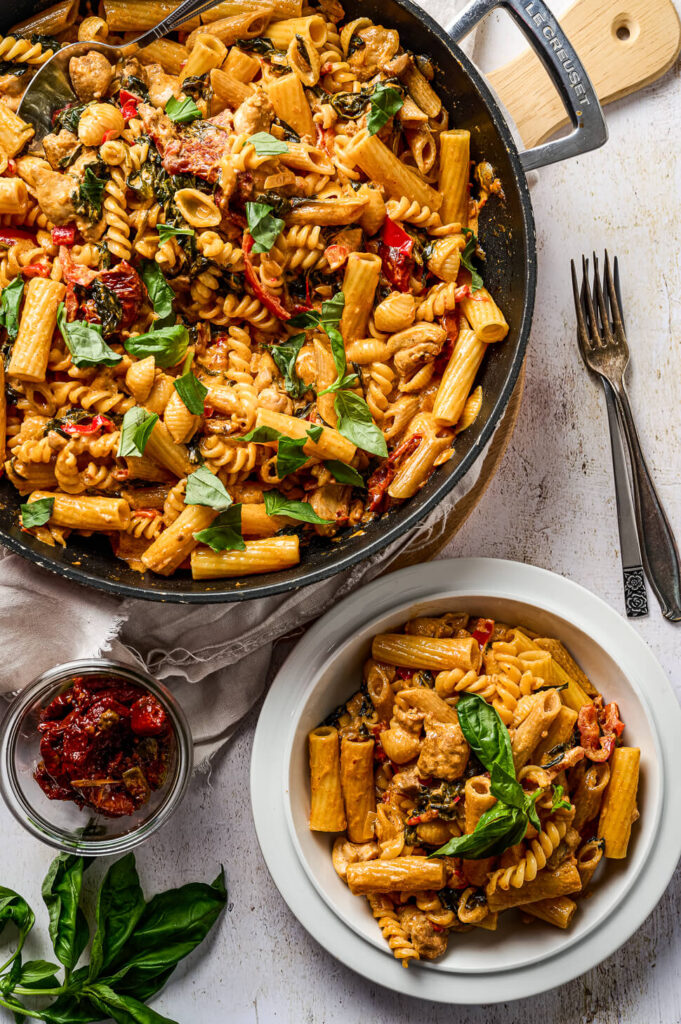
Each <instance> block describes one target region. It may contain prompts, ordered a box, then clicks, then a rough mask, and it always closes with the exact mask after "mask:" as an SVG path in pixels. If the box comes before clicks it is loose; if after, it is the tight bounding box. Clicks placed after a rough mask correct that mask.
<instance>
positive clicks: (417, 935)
mask: <svg viewBox="0 0 681 1024" xmlns="http://www.w3.org/2000/svg"><path fill="white" fill-rule="evenodd" d="M398 916H399V919H400V924H401V925H402V927H403V928H404V929H405V930H406V932H407V933H408V935H409V938H410V940H411V943H412V945H413V947H414V949H415V950H416V952H417V953H418V955H419V956H420V957H421V959H423V960H435V959H436V957H438V956H442V954H443V953H444V951H445V950H446V948H447V934H446V932H436V931H435V929H434V928H433V926H432V924H431V923H430V921H429V920H428V918H427V916H426V915H425V914H424V912H423V911H422V910H419V909H418V907H414V906H412V905H411V904H407V906H406V907H401V908H400V909H399V911H398Z"/></svg>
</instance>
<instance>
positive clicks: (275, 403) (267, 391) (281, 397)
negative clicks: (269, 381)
mask: <svg viewBox="0 0 681 1024" xmlns="http://www.w3.org/2000/svg"><path fill="white" fill-rule="evenodd" d="M258 406H260V407H261V408H263V409H271V410H272V411H273V412H283V413H285V414H286V415H287V416H290V415H291V413H292V412H293V403H292V401H291V399H290V398H289V397H288V396H287V395H285V394H283V393H282V392H281V391H279V390H278V389H277V388H274V387H272V388H263V390H262V391H261V392H260V394H259V395H258Z"/></svg>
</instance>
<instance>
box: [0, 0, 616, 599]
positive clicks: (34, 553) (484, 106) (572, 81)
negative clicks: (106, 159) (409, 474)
mask: <svg viewBox="0 0 681 1024" xmlns="http://www.w3.org/2000/svg"><path fill="white" fill-rule="evenodd" d="M502 5H503V6H505V7H507V8H508V10H509V13H510V14H511V15H512V16H513V17H514V19H515V20H516V21H517V22H518V23H519V24H520V25H521V27H522V28H523V29H524V30H525V32H526V34H527V35H528V37H529V40H530V42H531V43H532V45H533V46H534V48H535V49H536V50H537V53H538V56H539V57H540V59H541V60H542V61H543V62H544V64H545V66H546V68H547V70H548V71H549V73H550V75H551V77H552V79H553V81H554V85H555V86H556V88H557V89H558V90H559V92H560V93H561V96H562V97H563V100H564V102H565V104H566V107H567V109H568V113H569V114H570V117H571V119H572V122H573V126H574V131H573V132H572V134H571V135H569V136H568V137H566V138H563V139H560V140H558V141H554V142H551V143H548V144H547V145H544V146H541V147H539V148H538V149H534V150H531V151H529V152H526V153H522V154H520V153H519V152H518V149H517V147H516V144H515V142H514V141H513V138H512V136H511V133H510V131H509V128H508V126H507V123H506V121H505V119H504V116H503V114H502V112H501V110H500V108H499V105H498V103H497V101H496V99H495V98H494V96H493V95H492V93H491V92H490V89H489V87H488V86H487V85H486V83H485V81H484V80H483V78H482V77H481V75H480V73H479V72H478V71H477V69H476V68H475V67H474V65H472V64H471V62H470V61H469V60H468V58H467V57H466V56H465V54H464V53H463V52H462V51H461V50H460V48H459V47H458V46H457V45H456V43H455V42H454V39H455V38H456V39H460V38H462V37H463V36H464V35H466V34H467V32H468V31H470V29H471V28H473V27H474V25H475V24H476V22H477V21H478V20H479V19H480V18H481V17H482V16H483V15H484V14H486V13H487V12H488V11H490V10H491V9H492V8H494V7H496V6H502ZM43 6H49V5H47V4H45V5H43V4H41V5H40V7H41V8H42V7H43ZM344 6H345V9H346V15H347V17H348V18H349V19H351V18H355V17H359V16H363V17H369V18H371V19H372V20H373V21H375V22H377V23H380V24H383V25H386V26H390V27H393V28H396V29H397V30H398V31H399V33H400V38H401V40H402V43H403V45H405V46H407V47H409V49H410V50H412V51H413V52H415V53H424V54H428V55H429V56H430V57H431V59H432V60H433V62H434V64H435V66H436V69H437V77H436V81H435V82H434V85H435V87H436V89H437V91H438V93H439V94H440V96H442V98H443V101H444V103H445V105H446V107H447V108H448V110H449V112H450V123H451V124H453V125H455V126H456V127H459V128H468V129H469V130H470V132H471V156H472V159H479V158H482V157H484V158H485V159H486V160H489V161H490V162H491V163H492V164H493V166H494V168H495V170H496V172H497V174H498V175H499V177H500V179H501V182H502V184H503V189H504V196H505V198H504V199H503V200H500V199H496V198H493V199H492V200H490V202H489V203H488V204H487V206H486V207H485V209H484V211H483V216H482V218H481V223H480V240H481V244H482V246H483V248H484V250H485V252H486V253H487V264H486V268H485V283H486V284H487V285H488V286H489V288H490V291H491V292H492V294H493V295H494V296H495V298H496V299H497V301H498V303H499V305H500V307H501V308H502V309H503V311H504V313H505V315H506V318H507V320H508V323H509V326H510V331H509V334H508V337H507V338H506V340H505V341H504V342H503V343H501V344H498V345H491V346H490V351H489V353H488V354H487V356H486V358H485V361H484V363H483V366H482V369H481V371H480V374H479V376H478V382H479V383H480V384H481V385H482V388H483V395H484V398H483V406H482V410H481V413H480V415H479V417H478V419H477V420H476V422H475V424H474V425H473V426H472V427H471V428H470V429H469V430H466V431H465V432H464V433H462V434H461V435H459V437H458V438H457V441H456V446H455V454H454V456H453V457H452V458H451V459H450V461H449V462H447V463H446V465H444V466H443V467H441V468H440V469H438V470H436V471H435V473H434V474H433V476H432V477H431V478H430V480H429V481H428V483H427V484H426V485H425V486H424V487H423V489H422V490H421V491H419V493H418V494H417V495H416V496H415V497H414V498H412V499H411V500H410V501H408V502H406V503H405V504H404V505H402V506H400V507H397V508H393V509H390V510H389V511H388V512H387V513H386V514H385V515H384V516H383V517H382V518H381V519H379V520H376V521H374V522H372V523H370V524H369V525H368V526H367V527H366V528H365V529H364V530H363V531H362V532H361V533H360V534H359V535H354V536H351V535H346V536H340V537H338V538H336V539H334V540H333V541H331V542H329V541H327V540H324V539H322V538H315V539H313V540H312V542H311V543H310V544H309V546H307V547H306V548H305V549H304V551H303V555H302V561H301V564H300V565H298V566H296V567H295V568H294V569H289V570H287V571H284V572H278V573H267V574H264V575H262V576H252V577H250V578H246V579H243V580H200V581H198V580H196V581H195V580H192V579H191V578H190V575H189V573H188V572H180V573H177V574H176V575H175V576H173V577H171V578H170V579H166V578H164V577H161V576H154V575H153V574H152V573H145V574H144V575H140V574H139V573H136V572H133V571H132V570H131V569H129V568H128V567H127V565H126V564H125V563H124V562H121V561H118V560H117V559H116V558H115V557H114V555H113V553H112V551H111V548H110V545H109V542H108V540H107V539H106V538H105V537H100V538H97V537H91V538H83V537H78V536H77V535H76V534H73V535H72V536H71V537H70V539H69V543H68V547H67V548H66V549H61V548H50V547H47V546H46V545H44V544H42V543H41V542H40V541H38V540H36V539H35V538H34V537H32V536H31V535H30V534H26V533H22V531H21V530H20V528H19V527H18V526H17V521H18V506H19V504H20V502H21V501H22V500H23V499H22V498H21V497H20V496H19V494H18V493H17V492H16V491H15V490H14V488H13V487H12V485H11V484H10V482H9V481H8V480H7V479H6V478H5V479H0V542H2V543H3V544H5V545H7V546H8V547H9V548H11V549H12V550H13V551H16V552H18V553H19V554H21V555H23V556H24V557H25V558H28V559H30V561H32V562H35V563H36V564H37V565H40V566H42V567H43V568H45V569H49V570H50V571H51V572H55V573H58V574H59V575H61V576H65V577H67V578H68V579H70V580H74V581H75V582H78V583H82V584H87V585H89V586H92V587H96V588H97V589H99V590H104V591H108V592H109V593H112V594H116V595H118V596H125V597H140V598H148V599H150V600H154V601H173V602H192V603H202V602H218V601H239V600H245V599H248V598H255V597H265V596H269V595H271V594H277V593H282V592H284V591H288V590H294V589H296V588H297V587H301V586H306V585H308V584H310V583H315V582H317V581H318V580H322V579H324V578H325V577H327V576H331V575H332V574H334V573H337V572H341V571H342V570H344V569H347V568H348V567H349V566H351V565H353V564H354V563H355V562H359V561H360V560H361V559H363V558H367V557H368V556H370V555H373V554H375V553H376V552H378V551H380V550H381V549H382V548H384V547H385V546H386V545H387V544H390V543H391V542H392V541H394V540H396V539H397V538H398V537H400V536H401V535H402V534H404V533H405V532H406V531H407V530H409V529H410V528H412V527H413V526H415V525H416V524H417V523H418V522H419V521H420V520H421V519H423V517H424V516H425V515H426V514H427V513H428V512H430V510H431V509H432V508H434V507H435V505H437V504H438V502H439V501H441V500H442V498H444V496H445V495H446V494H447V493H448V492H449V491H450V490H451V489H452V487H454V485H455V484H456V483H458V481H459V480H461V478H462V477H463V476H464V474H465V473H466V472H467V471H468V469H469V468H470V467H471V466H472V464H473V462H474V461H475V459H476V458H477V456H478V455H479V454H480V452H481V451H482V450H483V448H484V446H485V444H486V443H487V441H488V440H489V438H490V437H491V435H492V432H493V431H494V428H495V426H496V425H497V423H498V422H499V420H500V418H501V416H502V415H503V412H504V410H505V408H506V405H507V404H508V401H509V399H510V397H511V393H512V391H513V387H514V385H515V383H516V380H517V377H518V373H519V372H520V368H521V366H522V362H523V358H524V355H525V348H526V345H527V338H528V334H529V330H530V324H531V319H532V311H533V307H534V297H535V288H536V274H537V265H536V260H537V256H536V245H535V230H534V220H533V216H532V206H531V202H530V196H529V192H528V188H527V181H526V178H525V171H526V170H529V169H531V168H533V167H539V166H542V165H543V164H547V163H552V162H554V161H556V160H560V159H563V158H565V157H568V156H573V155H576V154H577V153H581V152H587V151H588V150H589V149H593V148H595V147H596V146H599V145H602V144H603V142H605V139H606V137H607V136H606V129H605V123H604V121H603V116H602V112H601V110H600V106H599V103H598V99H597V98H596V95H595V93H594V91H593V88H592V86H591V83H590V82H589V79H588V76H587V75H586V72H585V71H584V70H583V68H582V66H581V64H580V62H579V60H578V58H577V56H576V55H575V54H574V52H573V51H572V49H571V47H570V44H569V43H568V42H567V40H565V37H564V35H563V33H562V32H561V29H560V26H559V25H558V24H557V22H556V21H555V19H554V18H553V16H552V15H551V14H550V12H549V10H548V8H546V7H545V6H544V4H543V3H542V2H541V0H532V2H528V0H501V4H500V3H499V2H498V0H473V2H472V3H470V4H469V5H468V6H467V7H466V8H465V9H464V11H463V12H462V14H461V15H460V16H459V18H458V19H457V21H456V22H455V24H454V25H453V26H451V28H450V33H451V34H448V33H447V32H446V31H445V30H444V29H443V28H441V27H440V26H439V25H438V24H437V23H436V22H435V21H433V19H432V18H431V17H430V16H429V15H428V14H426V13H425V12H424V11H422V10H421V9H420V8H419V7H417V6H416V4H414V3H411V2H410V0H344ZM35 10H36V6H35V4H34V3H33V2H32V0H5V3H4V4H3V5H2V12H1V13H0V31H1V32H3V33H4V32H5V31H6V29H7V28H9V27H10V26H11V25H12V24H14V23H15V22H17V21H19V20H22V19H23V18H26V17H28V16H29V15H30V14H31V13H33V12H34V11H35ZM552 41H553V45H551V42H552Z"/></svg>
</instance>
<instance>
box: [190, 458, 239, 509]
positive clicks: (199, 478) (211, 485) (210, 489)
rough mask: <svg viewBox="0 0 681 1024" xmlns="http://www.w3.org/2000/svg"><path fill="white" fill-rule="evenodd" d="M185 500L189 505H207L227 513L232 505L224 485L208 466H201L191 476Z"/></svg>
mask: <svg viewBox="0 0 681 1024" xmlns="http://www.w3.org/2000/svg"><path fill="white" fill-rule="evenodd" d="M184 500H185V504H187V505H207V506H208V507H209V508H214V509H217V510H218V512H224V511H226V509H228V508H229V506H230V505H231V504H232V499H231V497H230V495H229V494H228V493H227V491H226V490H225V487H224V484H223V483H222V481H221V480H219V479H218V477H216V476H215V474H214V473H211V471H210V470H209V469H208V467H207V466H200V467H199V468H198V469H196V470H194V472H193V473H190V474H189V476H188V477H187V490H186V492H185V499H184Z"/></svg>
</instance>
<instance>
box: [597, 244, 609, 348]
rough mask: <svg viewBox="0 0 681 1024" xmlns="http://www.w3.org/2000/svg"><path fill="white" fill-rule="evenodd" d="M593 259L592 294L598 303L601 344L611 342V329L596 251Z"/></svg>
mask: <svg viewBox="0 0 681 1024" xmlns="http://www.w3.org/2000/svg"><path fill="white" fill-rule="evenodd" d="M593 261H594V294H595V297H596V302H597V304H598V312H599V315H600V323H601V332H602V337H603V344H604V345H609V344H612V341H613V336H612V330H611V329H610V320H609V319H608V310H607V307H606V305H605V297H604V295H603V288H602V286H601V275H600V273H599V271H598V257H597V256H596V253H594V254H593Z"/></svg>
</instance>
